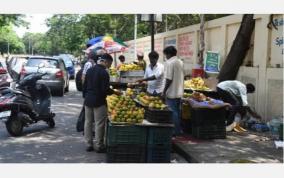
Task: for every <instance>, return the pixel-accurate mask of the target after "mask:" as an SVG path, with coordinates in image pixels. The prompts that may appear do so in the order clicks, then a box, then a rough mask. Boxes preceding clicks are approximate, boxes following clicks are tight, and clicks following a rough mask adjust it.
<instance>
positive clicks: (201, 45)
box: [198, 14, 205, 68]
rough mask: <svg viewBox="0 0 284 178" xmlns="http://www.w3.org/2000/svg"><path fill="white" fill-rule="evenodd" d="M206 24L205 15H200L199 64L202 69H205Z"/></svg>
mask: <svg viewBox="0 0 284 178" xmlns="http://www.w3.org/2000/svg"><path fill="white" fill-rule="evenodd" d="M204 24H205V19H204V14H201V15H200V50H199V59H198V64H199V65H200V67H201V68H203V64H204V62H203V61H204V57H203V54H204V49H205V42H204Z"/></svg>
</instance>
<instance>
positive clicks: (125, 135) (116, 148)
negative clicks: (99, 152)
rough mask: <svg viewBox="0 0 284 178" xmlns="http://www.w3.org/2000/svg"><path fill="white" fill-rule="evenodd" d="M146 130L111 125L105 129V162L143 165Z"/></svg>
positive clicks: (129, 126)
mask: <svg viewBox="0 0 284 178" xmlns="http://www.w3.org/2000/svg"><path fill="white" fill-rule="evenodd" d="M146 136H147V128H145V127H141V126H135V125H113V124H111V123H108V128H107V162H109V163H144V162H145V157H146Z"/></svg>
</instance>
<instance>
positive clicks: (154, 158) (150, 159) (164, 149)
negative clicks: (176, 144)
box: [146, 144, 171, 163]
mask: <svg viewBox="0 0 284 178" xmlns="http://www.w3.org/2000/svg"><path fill="white" fill-rule="evenodd" d="M146 161H147V163H170V162H171V144H155V145H148V146H147V160H146Z"/></svg>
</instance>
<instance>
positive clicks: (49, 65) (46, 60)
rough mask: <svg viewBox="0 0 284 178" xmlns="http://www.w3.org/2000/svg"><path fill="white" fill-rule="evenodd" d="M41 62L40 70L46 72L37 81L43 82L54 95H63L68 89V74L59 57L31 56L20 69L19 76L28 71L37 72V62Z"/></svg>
mask: <svg viewBox="0 0 284 178" xmlns="http://www.w3.org/2000/svg"><path fill="white" fill-rule="evenodd" d="M41 63H43V64H44V67H43V68H40V72H43V73H45V72H46V73H47V75H45V76H43V78H42V80H39V81H38V82H39V83H44V84H45V85H47V86H48V87H49V88H50V90H51V91H52V92H53V93H55V94H56V95H59V96H63V95H64V92H68V91H69V75H68V71H67V69H66V66H65V65H64V62H63V60H62V59H60V58H54V57H42V56H38V57H37V56H33V57H29V58H28V61H27V63H26V65H25V66H24V67H23V68H22V70H21V78H23V77H24V76H25V75H28V74H30V73H34V72H37V70H38V66H39V64H41Z"/></svg>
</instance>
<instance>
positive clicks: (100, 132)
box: [83, 54, 121, 153]
mask: <svg viewBox="0 0 284 178" xmlns="http://www.w3.org/2000/svg"><path fill="white" fill-rule="evenodd" d="M97 59H98V60H97V65H95V66H94V67H92V68H90V69H89V70H88V71H87V74H86V78H85V82H84V90H83V91H84V92H85V94H84V95H85V102H84V105H85V112H86V121H85V122H86V123H85V139H86V142H87V149H86V151H93V150H94V149H95V151H96V152H98V153H102V152H105V144H104V135H105V123H106V121H107V101H106V97H107V95H111V94H113V93H114V94H118V95H120V94H121V93H120V92H117V91H114V90H112V89H111V88H110V84H109V74H108V72H107V70H106V69H108V68H110V67H111V64H112V62H113V58H112V57H111V55H109V54H103V55H101V56H98V57H97ZM94 120H95V133H96V134H95V145H93V135H92V123H93V121H94Z"/></svg>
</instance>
